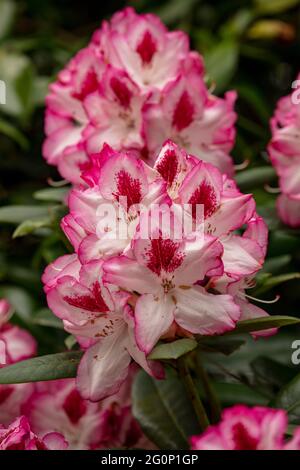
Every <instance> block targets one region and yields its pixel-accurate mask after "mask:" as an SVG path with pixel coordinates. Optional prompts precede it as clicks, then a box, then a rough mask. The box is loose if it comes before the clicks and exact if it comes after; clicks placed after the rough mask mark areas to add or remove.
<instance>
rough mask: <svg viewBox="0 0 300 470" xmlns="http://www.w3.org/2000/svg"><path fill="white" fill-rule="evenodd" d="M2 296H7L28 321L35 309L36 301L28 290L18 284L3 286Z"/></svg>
mask: <svg viewBox="0 0 300 470" xmlns="http://www.w3.org/2000/svg"><path fill="white" fill-rule="evenodd" d="M0 297H5V298H6V299H7V300H8V301H9V303H10V304H11V305H12V306H13V308H14V310H15V311H16V313H17V314H18V315H19V316H20V318H22V320H23V321H25V322H28V321H29V320H30V318H31V315H32V312H33V310H34V301H33V299H32V297H31V296H30V295H29V294H28V292H27V290H25V289H23V288H22V287H17V286H1V287H0Z"/></svg>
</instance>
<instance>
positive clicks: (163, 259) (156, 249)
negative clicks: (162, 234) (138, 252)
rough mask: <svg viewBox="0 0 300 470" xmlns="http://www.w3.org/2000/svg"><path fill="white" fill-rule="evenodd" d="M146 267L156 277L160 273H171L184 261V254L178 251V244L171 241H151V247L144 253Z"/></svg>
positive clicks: (160, 239)
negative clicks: (146, 261)
mask: <svg viewBox="0 0 300 470" xmlns="http://www.w3.org/2000/svg"><path fill="white" fill-rule="evenodd" d="M146 256H147V258H148V263H147V267H148V268H149V269H150V270H151V271H153V272H154V273H155V274H157V275H158V276H159V275H160V274H161V271H165V272H167V273H171V272H173V271H175V269H177V268H179V266H180V265H181V264H182V262H183V259H184V253H182V252H181V251H179V243H175V242H174V241H173V240H169V239H166V240H164V239H162V238H158V239H157V240H151V247H150V248H149V250H148V251H147V252H146Z"/></svg>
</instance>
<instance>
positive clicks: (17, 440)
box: [0, 416, 68, 450]
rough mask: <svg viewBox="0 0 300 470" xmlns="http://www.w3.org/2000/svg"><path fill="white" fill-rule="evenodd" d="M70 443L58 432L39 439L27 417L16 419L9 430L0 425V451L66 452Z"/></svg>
mask: <svg viewBox="0 0 300 470" xmlns="http://www.w3.org/2000/svg"><path fill="white" fill-rule="evenodd" d="M67 447H68V443H67V442H66V441H65V439H64V438H63V436H62V435H61V434H59V433H56V432H51V433H48V434H46V435H45V436H44V437H43V439H39V438H38V437H37V436H36V435H35V434H34V433H33V432H32V430H31V428H30V424H29V422H28V419H27V418H26V416H20V417H19V418H17V419H15V420H14V421H13V422H12V423H11V424H10V425H9V426H8V427H7V428H5V427H3V426H1V425H0V450H65V449H67Z"/></svg>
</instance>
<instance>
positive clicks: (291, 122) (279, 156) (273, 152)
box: [268, 76, 300, 228]
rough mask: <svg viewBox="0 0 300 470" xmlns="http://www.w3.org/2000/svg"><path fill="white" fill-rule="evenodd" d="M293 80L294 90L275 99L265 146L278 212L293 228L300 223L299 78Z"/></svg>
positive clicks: (299, 225)
mask: <svg viewBox="0 0 300 470" xmlns="http://www.w3.org/2000/svg"><path fill="white" fill-rule="evenodd" d="M299 77H300V76H299ZM295 83H298V90H297V89H296V91H295V90H294V91H293V93H292V94H291V95H288V96H285V97H283V98H281V99H280V100H279V101H278V104H277V108H276V110H275V114H274V116H273V118H272V119H271V129H272V140H271V142H270V144H269V147H268V150H269V155H270V158H271V162H272V164H273V165H274V168H275V169H276V172H277V173H278V176H279V186H280V190H281V194H280V196H279V197H278V199H277V209H278V213H279V216H280V218H281V219H282V221H283V222H284V223H285V224H287V225H290V226H291V227H294V228H296V227H300V150H299V149H300V110H299V103H298V101H297V100H295V98H296V95H295V93H299V83H300V82H299V80H297V81H296V82H295Z"/></svg>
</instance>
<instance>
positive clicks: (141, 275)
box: [43, 141, 274, 401]
mask: <svg viewBox="0 0 300 470" xmlns="http://www.w3.org/2000/svg"><path fill="white" fill-rule="evenodd" d="M82 177H83V179H84V180H85V181H86V183H87V184H88V185H89V187H88V188H86V187H81V188H76V189H73V190H72V192H71V194H70V196H69V207H70V214H68V215H67V216H66V217H65V218H64V220H63V223H62V228H63V230H64V231H65V233H66V235H67V236H68V238H69V240H70V241H71V243H72V244H73V246H74V249H75V251H76V254H74V255H67V256H64V257H61V258H59V259H58V260H56V261H55V262H54V263H52V264H51V265H50V266H49V267H48V268H47V269H46V271H45V274H44V276H43V281H44V284H45V292H46V294H47V299H48V304H49V307H50V308H51V309H52V311H53V312H54V313H55V314H56V315H57V316H58V317H59V318H61V319H62V320H63V322H64V327H65V329H66V331H68V332H70V333H71V334H73V335H74V336H75V337H76V338H77V340H78V342H79V343H80V345H81V346H82V347H83V348H84V349H85V350H86V351H85V354H84V356H83V359H82V361H81V364H80V366H79V369H78V377H77V385H78V388H79V391H80V393H81V394H82V396H83V397H84V398H89V399H92V400H94V401H96V400H98V399H100V398H103V397H105V396H107V395H109V394H112V393H114V392H115V391H116V390H117V389H118V388H119V387H120V385H121V383H122V382H123V381H124V380H125V378H126V375H127V373H128V366H129V364H130V361H131V358H133V359H134V360H135V361H136V362H137V363H139V364H140V365H141V366H142V367H143V368H144V369H145V370H147V371H148V372H149V373H152V374H153V373H154V374H155V375H158V376H159V375H161V370H160V366H159V365H157V364H156V368H155V369H154V368H153V367H154V364H153V363H151V361H147V359H146V356H147V355H148V354H149V353H150V351H151V350H152V349H153V347H154V346H155V345H156V344H157V342H158V341H159V340H160V339H161V338H165V337H168V338H175V337H176V336H193V335H196V334H202V335H213V334H221V333H224V332H226V331H228V330H230V329H233V328H234V327H235V325H236V322H237V321H238V320H240V319H248V318H255V317H260V316H265V315H267V313H266V312H264V311H263V310H261V309H259V308H258V307H255V306H253V305H252V304H250V303H249V302H248V294H247V293H246V289H248V288H249V287H251V285H252V284H253V278H254V276H255V274H256V273H257V272H258V271H259V270H260V269H261V268H262V266H263V262H264V258H265V255H266V247H267V228H266V225H265V224H264V222H263V220H262V219H261V218H260V217H259V216H258V215H257V214H256V212H255V202H254V199H253V197H252V196H251V195H250V194H242V193H241V192H240V191H239V190H238V188H237V186H236V184H235V183H234V182H233V181H232V180H231V179H229V178H228V176H225V175H222V173H220V171H219V170H218V169H217V168H216V167H214V166H213V165H211V164H210V163H207V162H204V161H202V160H200V161H199V160H198V159H197V158H195V157H193V156H190V155H188V154H187V153H186V152H185V151H183V150H181V149H180V148H179V147H178V146H177V145H176V144H174V143H173V142H171V141H167V142H166V144H165V145H164V146H163V148H162V150H161V152H160V154H159V156H158V158H157V160H156V162H155V165H154V168H153V169H152V168H150V167H149V166H148V165H146V163H144V162H143V161H141V160H138V159H136V158H135V156H134V155H132V154H131V153H130V152H116V151H114V150H113V149H112V148H111V147H109V146H107V145H105V146H104V147H103V150H102V151H101V152H100V153H99V154H95V155H93V158H92V159H91V161H90V163H89V164H88V165H86V166H85V168H84V171H83V173H82ZM198 207H201V208H202V209H203V211H198ZM110 209H112V212H110ZM105 211H106V212H108V217H107V214H106V213H105ZM104 213H105V214H106V217H104V218H103V214H104ZM120 225H121V229H123V228H124V226H125V228H126V231H125V232H126V236H125V237H122V236H121V233H120V230H121V229H120ZM121 231H122V230H121ZM273 332H274V331H271V330H269V331H267V332H263V334H264V335H267V334H271V333H273Z"/></svg>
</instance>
